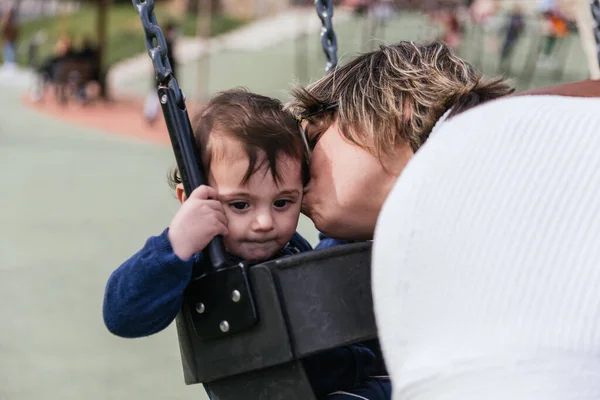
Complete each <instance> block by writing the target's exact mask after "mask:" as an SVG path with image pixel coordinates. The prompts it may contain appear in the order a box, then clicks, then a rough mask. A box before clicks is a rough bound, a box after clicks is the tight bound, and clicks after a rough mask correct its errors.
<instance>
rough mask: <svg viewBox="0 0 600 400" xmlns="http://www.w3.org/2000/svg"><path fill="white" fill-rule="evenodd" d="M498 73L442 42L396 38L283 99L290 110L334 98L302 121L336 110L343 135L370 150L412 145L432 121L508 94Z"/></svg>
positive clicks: (324, 118)
mask: <svg viewBox="0 0 600 400" xmlns="http://www.w3.org/2000/svg"><path fill="white" fill-rule="evenodd" d="M513 91H514V89H513V88H511V87H510V85H509V84H508V83H507V81H505V80H504V79H503V78H494V79H489V78H486V77H484V76H483V75H482V73H481V72H479V71H478V70H476V69H475V68H474V67H473V66H472V65H470V64H469V63H467V62H466V61H464V60H462V59H461V58H459V57H458V56H457V55H456V54H455V53H454V52H453V51H452V50H451V49H450V47H449V46H448V45H446V44H445V43H442V42H434V43H431V44H426V45H421V44H417V43H414V42H400V43H397V44H393V45H385V46H381V47H380V48H379V50H376V51H373V52H370V53H365V54H362V55H359V56H358V57H356V58H354V59H353V60H351V61H350V62H348V63H347V64H345V65H343V66H341V67H339V68H338V69H337V70H335V71H334V72H332V73H330V74H327V75H325V76H324V77H323V78H321V79H319V80H318V81H316V82H314V83H313V84H311V85H309V86H308V87H306V88H304V87H296V88H294V89H293V90H292V95H293V96H294V99H293V100H292V101H291V102H290V103H288V104H287V107H288V108H290V109H291V110H292V111H294V112H297V113H310V112H311V110H314V109H319V108H323V107H326V106H328V105H331V104H335V103H337V105H338V107H337V110H334V111H333V112H329V113H322V114H319V115H316V116H315V117H314V118H311V120H310V122H311V123H314V124H316V125H317V126H318V127H319V129H323V128H325V129H326V127H328V126H329V125H330V124H331V123H332V122H333V121H334V119H335V118H336V117H337V123H338V125H339V127H340V130H341V132H342V134H343V135H344V137H346V138H347V139H348V140H349V141H350V142H352V143H355V144H357V145H359V146H361V147H363V148H365V149H367V150H368V151H370V152H371V153H372V154H373V155H375V156H377V157H378V158H379V159H380V160H381V157H382V155H384V154H386V155H394V152H395V150H396V149H397V148H398V144H405V143H408V144H410V146H411V148H412V149H413V151H416V150H417V149H418V148H419V147H420V146H421V145H422V144H423V143H424V142H425V140H426V139H427V137H428V136H429V133H430V131H431V129H432V128H433V126H434V124H435V123H436V121H437V120H438V119H439V118H440V117H441V116H442V115H443V114H444V112H445V111H446V110H448V109H449V108H450V107H453V109H452V112H451V113H450V115H449V117H452V116H454V115H457V114H459V113H461V112H462V111H465V110H467V109H469V108H471V107H474V106H475V105H477V104H481V103H483V102H485V101H488V100H491V99H494V98H497V97H501V96H504V95H507V94H510V93H512V92H513Z"/></svg>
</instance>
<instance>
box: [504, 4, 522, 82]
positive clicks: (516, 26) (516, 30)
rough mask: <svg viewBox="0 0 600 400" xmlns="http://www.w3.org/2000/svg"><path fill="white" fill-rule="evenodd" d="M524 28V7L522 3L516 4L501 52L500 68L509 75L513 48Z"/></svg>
mask: <svg viewBox="0 0 600 400" xmlns="http://www.w3.org/2000/svg"><path fill="white" fill-rule="evenodd" d="M524 30H525V18H524V16H523V7H522V6H521V5H520V4H516V5H515V6H514V7H513V9H512V11H511V13H510V15H509V16H508V24H507V26H506V36H505V37H504V44H503V45H502V50H501V52H500V69H501V70H502V71H504V72H506V73H508V74H509V75H510V60H511V58H512V54H513V50H514V48H515V44H516V43H517V42H518V40H519V38H520V37H521V35H522V33H523V31H524Z"/></svg>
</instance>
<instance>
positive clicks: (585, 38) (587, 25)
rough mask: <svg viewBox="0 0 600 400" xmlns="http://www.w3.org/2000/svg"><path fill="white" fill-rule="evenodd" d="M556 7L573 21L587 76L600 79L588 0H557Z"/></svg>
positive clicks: (599, 67) (599, 66)
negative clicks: (585, 63) (586, 65)
mask: <svg viewBox="0 0 600 400" xmlns="http://www.w3.org/2000/svg"><path fill="white" fill-rule="evenodd" d="M557 6H558V9H559V10H560V12H561V14H563V15H564V16H565V17H566V18H568V19H569V20H573V21H575V24H576V25H577V31H578V32H579V39H580V41H581V47H582V48H583V51H584V53H585V56H586V60H587V64H588V70H589V77H590V78H591V79H600V65H599V64H598V53H597V51H598V50H597V48H596V46H597V44H596V38H595V37H594V26H595V22H594V18H593V16H592V11H591V8H590V2H589V0H559V1H558V3H557Z"/></svg>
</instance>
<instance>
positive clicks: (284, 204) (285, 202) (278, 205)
mask: <svg viewBox="0 0 600 400" xmlns="http://www.w3.org/2000/svg"><path fill="white" fill-rule="evenodd" d="M292 203H293V201H291V200H283V199H282V200H275V201H274V202H273V206H274V207H275V208H278V209H280V210H283V209H285V208H287V207H289V205H290V204H292Z"/></svg>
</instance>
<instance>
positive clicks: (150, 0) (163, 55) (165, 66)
mask: <svg viewBox="0 0 600 400" xmlns="http://www.w3.org/2000/svg"><path fill="white" fill-rule="evenodd" d="M131 1H132V2H133V6H134V7H135V9H136V11H137V13H138V14H139V15H140V19H141V20H142V27H143V28H144V35H145V43H146V49H147V50H148V54H149V55H150V58H151V59H152V64H153V65H154V71H155V72H156V79H157V80H158V83H159V84H160V85H163V86H171V87H172V88H173V90H174V92H175V95H176V97H177V99H176V100H177V104H182V103H183V100H184V97H183V93H182V92H181V90H180V89H179V84H178V83H177V80H176V79H174V78H173V69H172V68H171V63H169V58H168V57H167V40H166V39H165V36H164V35H163V33H162V30H161V29H160V27H159V26H158V22H157V21H156V16H155V15H154V0H131Z"/></svg>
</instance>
